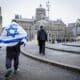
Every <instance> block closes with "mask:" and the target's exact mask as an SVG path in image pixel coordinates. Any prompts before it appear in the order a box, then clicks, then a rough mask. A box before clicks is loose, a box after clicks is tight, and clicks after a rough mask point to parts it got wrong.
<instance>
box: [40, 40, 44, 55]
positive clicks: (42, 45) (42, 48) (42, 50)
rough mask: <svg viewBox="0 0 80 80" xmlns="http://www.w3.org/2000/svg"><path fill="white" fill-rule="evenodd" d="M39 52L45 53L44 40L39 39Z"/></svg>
mask: <svg viewBox="0 0 80 80" xmlns="http://www.w3.org/2000/svg"><path fill="white" fill-rule="evenodd" d="M39 53H40V54H41V53H42V54H45V41H39Z"/></svg>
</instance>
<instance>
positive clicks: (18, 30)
mask: <svg viewBox="0 0 80 80" xmlns="http://www.w3.org/2000/svg"><path fill="white" fill-rule="evenodd" d="M26 40H27V33H26V32H25V31H24V29H23V28H22V27H21V26H19V25H18V24H17V23H15V22H12V23H11V24H10V25H9V26H7V27H5V28H4V30H3V32H2V34H1V36H0V45H6V46H12V45H14V44H15V43H18V42H21V41H23V42H25V41H26Z"/></svg>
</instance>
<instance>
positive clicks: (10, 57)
mask: <svg viewBox="0 0 80 80" xmlns="http://www.w3.org/2000/svg"><path fill="white" fill-rule="evenodd" d="M12 60H14V70H17V68H18V64H19V54H14V53H7V55H6V69H10V68H11V65H12Z"/></svg>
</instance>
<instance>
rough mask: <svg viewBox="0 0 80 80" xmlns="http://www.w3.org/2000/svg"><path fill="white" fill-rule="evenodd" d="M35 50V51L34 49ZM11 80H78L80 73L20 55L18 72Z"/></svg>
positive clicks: (1, 54) (0, 66)
mask: <svg viewBox="0 0 80 80" xmlns="http://www.w3.org/2000/svg"><path fill="white" fill-rule="evenodd" d="M35 50H36V49H35ZM5 55H6V51H5V49H1V50H0V80H4V79H3V77H4V74H5V72H6V69H5ZM12 80H80V73H78V72H74V71H69V70H66V69H63V68H59V67H56V66H52V65H49V64H46V63H43V62H40V61H37V60H34V59H31V58H28V57H26V56H23V55H22V54H21V55H20V65H19V72H18V73H17V75H15V76H13V79H12Z"/></svg>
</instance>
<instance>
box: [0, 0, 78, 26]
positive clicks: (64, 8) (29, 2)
mask: <svg viewBox="0 0 80 80" xmlns="http://www.w3.org/2000/svg"><path fill="white" fill-rule="evenodd" d="M47 1H48V0H0V6H1V7H2V16H3V25H6V24H8V23H10V21H11V19H13V18H14V15H15V14H19V15H22V17H24V18H32V16H35V9H36V8H38V7H39V5H40V4H42V5H43V8H46V2H47ZM49 1H50V5H51V6H50V19H51V20H56V19H62V20H63V21H64V23H66V24H67V23H71V22H75V21H76V19H77V18H80V0H49Z"/></svg>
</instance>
